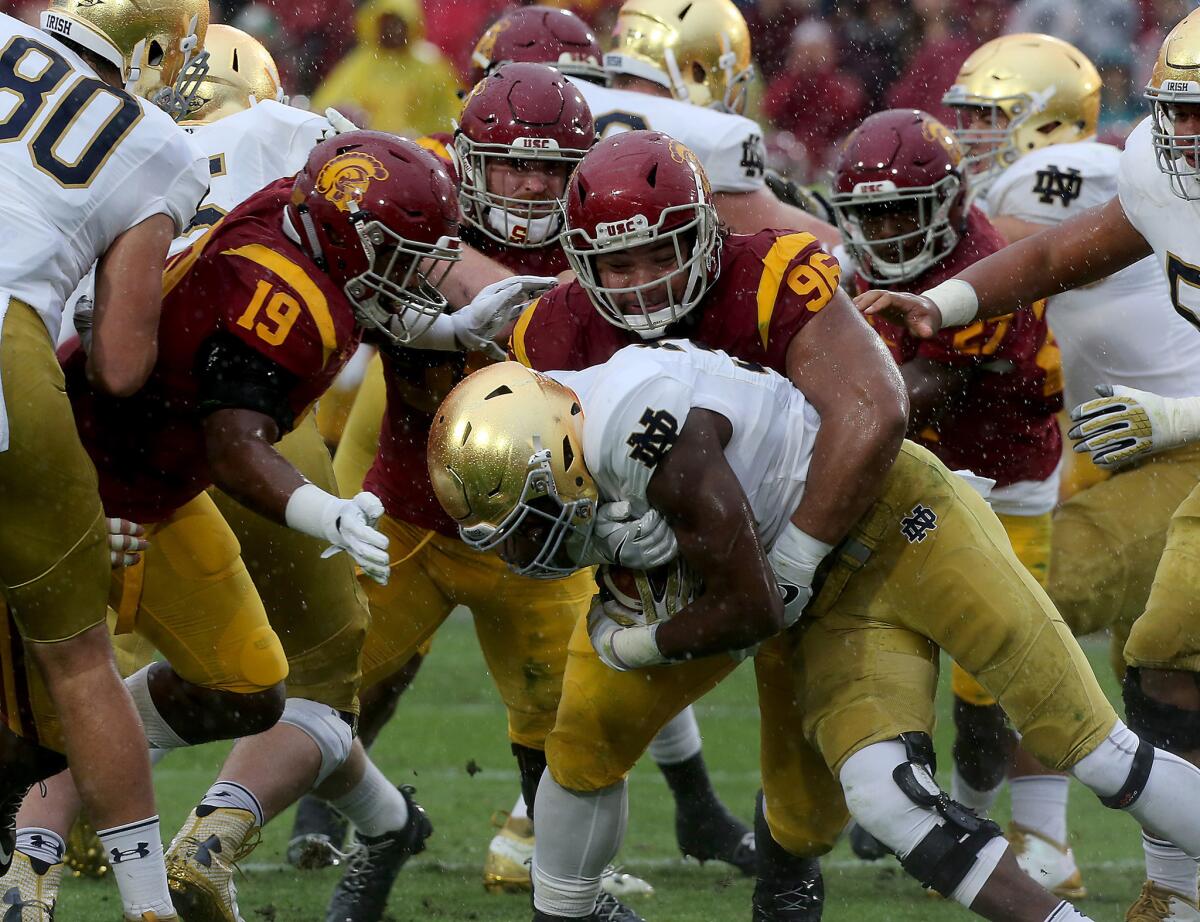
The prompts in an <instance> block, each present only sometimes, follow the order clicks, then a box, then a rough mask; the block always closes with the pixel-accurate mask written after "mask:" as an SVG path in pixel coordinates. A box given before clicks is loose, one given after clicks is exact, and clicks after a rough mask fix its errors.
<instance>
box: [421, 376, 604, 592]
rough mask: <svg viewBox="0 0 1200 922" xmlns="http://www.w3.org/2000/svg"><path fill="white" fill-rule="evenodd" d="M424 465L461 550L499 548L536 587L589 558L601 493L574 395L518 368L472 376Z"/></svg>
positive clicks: (434, 436)
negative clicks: (456, 532)
mask: <svg viewBox="0 0 1200 922" xmlns="http://www.w3.org/2000/svg"><path fill="white" fill-rule="evenodd" d="M428 461H429V476H430V479H431V480H432V482H433V492H434V494H435V495H436V496H437V498H438V502H440V503H441V504H442V508H443V509H445V510H446V512H447V513H449V514H450V516H451V517H452V518H453V519H454V520H455V521H456V522H457V523H458V527H459V534H460V536H461V537H462V540H463V541H464V542H465V543H466V544H468V545H470V546H471V547H473V548H475V549H476V550H479V551H490V550H496V549H502V556H503V557H505V559H506V561H507V562H508V565H509V567H511V568H512V569H513V571H514V572H516V573H519V574H521V575H522V576H533V577H538V578H541V579H554V578H557V577H562V576H567V575H568V574H570V573H573V572H574V571H575V570H577V569H578V565H577V564H575V562H574V561H575V560H576V559H585V555H586V553H587V551H588V548H589V546H590V544H591V540H592V532H593V530H594V527H595V521H596V503H597V499H598V496H599V494H598V492H597V490H596V484H595V483H594V482H593V480H592V477H591V475H590V474H589V473H588V471H587V468H586V467H585V466H584V463H583V412H582V410H581V409H580V406H579V399H578V398H577V397H576V396H575V393H574V392H573V391H571V389H570V388H568V387H566V386H564V385H562V384H559V383H558V382H557V381H555V380H553V379H552V378H549V377H547V376H545V375H541V374H538V373H537V372H535V371H531V370H530V369H528V368H526V367H525V366H523V365H520V364H518V363H517V362H503V363H500V364H497V365H490V366H488V367H487V368H484V369H482V370H480V371H477V372H475V373H474V374H473V375H470V376H469V377H467V378H466V379H465V380H463V381H462V382H461V383H460V384H459V385H458V386H457V387H456V388H454V390H452V391H451V392H450V394H449V395H448V396H447V397H446V399H445V400H444V401H443V402H442V405H441V406H440V407H439V408H438V411H437V413H436V414H435V415H434V419H433V426H432V427H431V429H430V432H429V452H428ZM510 542H511V543H510ZM523 544H525V545H528V546H527V547H522V545H523Z"/></svg>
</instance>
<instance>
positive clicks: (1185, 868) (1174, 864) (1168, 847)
mask: <svg viewBox="0 0 1200 922" xmlns="http://www.w3.org/2000/svg"><path fill="white" fill-rule="evenodd" d="M18 842H19V840H18ZM17 847H18V848H20V845H19V844H18V846H17ZM21 850H22V851H24V849H21ZM1142 851H1144V852H1145V853H1146V880H1152V881H1154V882H1155V883H1156V884H1158V885H1159V886H1160V887H1162V888H1163V889H1164V890H1170V891H1171V892H1172V893H1178V894H1179V895H1180V896H1182V897H1184V898H1185V899H1188V900H1191V901H1192V904H1193V905H1195V903H1196V902H1197V899H1198V898H1200V894H1198V893H1197V880H1196V873H1197V863H1196V861H1195V860H1194V859H1192V858H1189V857H1188V856H1187V855H1185V854H1184V853H1183V852H1181V851H1180V850H1179V849H1177V848H1176V847H1175V846H1174V845H1172V844H1171V843H1170V842H1167V841H1165V840H1164V839H1156V838H1154V837H1153V836H1150V835H1147V834H1146V833H1144V832H1143V833H1142Z"/></svg>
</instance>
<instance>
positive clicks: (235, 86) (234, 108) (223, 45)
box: [184, 23, 287, 125]
mask: <svg viewBox="0 0 1200 922" xmlns="http://www.w3.org/2000/svg"><path fill="white" fill-rule="evenodd" d="M204 50H205V51H206V52H207V53H208V72H207V73H206V74H205V75H204V79H202V80H201V81H200V84H199V86H198V87H197V88H196V95H195V98H194V99H193V100H192V102H191V108H190V109H189V111H188V114H187V117H186V119H185V121H184V124H188V125H209V124H212V123H213V122H216V121H220V120H221V119H223V118H225V117H226V116H228V115H234V114H236V113H238V112H243V111H245V110H246V109H249V108H250V107H251V106H252V105H254V104H255V103H258V102H266V101H267V100H269V99H273V100H275V101H276V102H287V97H286V96H285V95H284V93H283V85H282V83H281V82H280V80H279V69H278V68H277V67H276V66H275V59H274V58H272V57H271V53H270V52H269V51H267V49H266V48H265V47H263V45H262V43H261V42H259V40H258V39H256V38H255V37H254V36H252V35H247V34H246V33H245V32H243V31H242V30H241V29H235V28H233V26H223V25H220V24H217V23H214V24H213V25H211V26H209V27H208V34H207V35H206V36H205V37H204Z"/></svg>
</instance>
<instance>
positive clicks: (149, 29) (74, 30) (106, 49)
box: [41, 0, 208, 120]
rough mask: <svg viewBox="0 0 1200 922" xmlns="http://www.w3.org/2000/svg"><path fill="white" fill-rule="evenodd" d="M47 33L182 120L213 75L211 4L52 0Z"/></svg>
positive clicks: (201, 0) (195, 0) (199, 0)
mask: <svg viewBox="0 0 1200 922" xmlns="http://www.w3.org/2000/svg"><path fill="white" fill-rule="evenodd" d="M41 27H42V30H43V31H45V32H49V33H50V34H51V35H55V36H58V37H60V38H63V39H66V40H67V41H70V42H74V43H75V44H77V45H79V46H80V47H82V48H86V49H87V50H88V51H90V52H92V53H93V54H96V55H99V56H100V57H102V58H103V59H104V60H106V61H108V62H110V63H111V64H112V65H113V66H114V67H116V68H117V70H118V71H120V74H121V79H122V80H123V81H124V82H125V89H126V90H128V91H129V92H130V93H134V94H136V95H138V96H144V97H145V98H146V99H149V100H150V101H151V102H153V103H155V104H156V105H158V106H159V107H161V108H162V109H164V110H165V111H166V112H167V113H168V114H169V115H170V116H171V117H172V118H174V119H176V120H179V119H181V118H183V117H184V116H185V115H186V114H187V112H188V109H189V108H190V106H191V101H192V99H193V98H194V97H195V95H196V88H197V87H198V86H199V83H200V81H201V80H202V79H203V77H204V73H205V71H206V69H207V55H206V54H205V53H204V51H203V47H204V38H205V33H206V32H207V31H208V0H108V2H100V3H97V2H96V0H50V8H49V9H48V10H46V11H44V12H43V13H42V15H41Z"/></svg>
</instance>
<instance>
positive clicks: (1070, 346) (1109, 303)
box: [987, 139, 1200, 408]
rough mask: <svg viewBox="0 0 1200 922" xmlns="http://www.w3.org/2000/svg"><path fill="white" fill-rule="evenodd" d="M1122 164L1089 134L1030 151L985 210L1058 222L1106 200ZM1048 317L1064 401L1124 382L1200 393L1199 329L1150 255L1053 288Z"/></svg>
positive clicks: (991, 193) (1170, 392)
mask: <svg viewBox="0 0 1200 922" xmlns="http://www.w3.org/2000/svg"><path fill="white" fill-rule="evenodd" d="M1131 140H1132V139H1131ZM1147 154H1149V156H1148V158H1147V161H1146V162H1147V164H1148V166H1149V169H1150V170H1152V171H1153V173H1154V179H1155V180H1161V186H1162V193H1163V194H1164V195H1166V196H1168V197H1169V198H1170V199H1171V200H1172V202H1174V203H1176V204H1179V205H1183V204H1185V203H1184V202H1182V201H1179V200H1177V199H1175V198H1174V196H1172V195H1171V191H1170V189H1168V188H1167V184H1166V177H1164V176H1162V175H1161V174H1160V173H1159V172H1158V168H1157V167H1156V166H1155V164H1154V158H1153V155H1152V154H1150V152H1149V151H1147ZM1121 162H1122V154H1121V152H1120V151H1119V150H1118V149H1117V148H1115V147H1112V146H1111V145H1108V144H1099V143H1097V142H1095V141H1078V142H1075V143H1072V144H1055V145H1053V146H1051V147H1045V148H1042V149H1041V150H1036V151H1033V152H1031V153H1028V154H1026V155H1025V156H1023V157H1022V158H1021V159H1020V160H1018V161H1017V162H1016V163H1014V164H1013V165H1012V166H1011V167H1009V168H1008V169H1007V170H1005V171H1004V173H1003V174H1001V175H1000V176H999V177H998V178H997V179H996V181H995V182H994V183H993V184H992V186H991V188H990V189H989V190H988V194H987V206H988V207H987V211H988V214H989V215H991V216H993V217H995V216H999V215H1007V216H1010V217H1013V218H1018V219H1019V220H1022V221H1028V222H1030V223H1034V224H1046V225H1051V224H1058V223H1060V222H1062V221H1064V220H1066V219H1067V218H1071V217H1074V216H1075V215H1077V214H1078V213H1079V212H1081V211H1083V210H1084V209H1085V208H1091V207H1092V206H1094V205H1101V204H1104V203H1105V202H1107V201H1109V200H1111V199H1112V197H1113V196H1114V195H1116V194H1117V191H1118V179H1117V176H1118V173H1119V172H1120V170H1121ZM1122 201H1123V202H1124V194H1122ZM1128 210H1129V206H1128V205H1126V211H1128ZM1163 217H1165V216H1163ZM1131 220H1132V217H1131ZM1160 220H1161V219H1160ZM1134 223H1135V224H1136V221H1135V222H1134ZM1140 229H1141V228H1139V230H1140ZM1147 239H1149V237H1147ZM1197 256H1200V248H1197ZM1197 261H1200V260H1197ZM1198 283H1200V280H1198ZM1197 304H1198V305H1200V298H1198V299H1197ZM1046 319H1047V320H1048V321H1049V323H1050V329H1051V330H1052V331H1053V333H1054V336H1055V338H1056V339H1057V340H1058V343H1059V346H1060V347H1061V349H1062V360H1063V391H1064V398H1065V401H1066V405H1067V407H1068V408H1069V407H1073V406H1077V405H1078V404H1080V403H1082V402H1083V401H1085V400H1090V399H1091V398H1093V397H1095V396H1096V391H1095V387H1096V385H1097V384H1122V385H1125V386H1127V387H1136V388H1141V389H1142V390H1148V391H1152V392H1154V393H1156V394H1163V395H1165V396H1169V397H1181V396H1186V395H1195V394H1200V335H1196V331H1195V330H1194V329H1193V328H1192V326H1191V324H1189V323H1188V322H1187V321H1186V320H1184V319H1183V318H1182V317H1181V316H1180V315H1179V314H1178V313H1176V311H1175V310H1174V309H1173V308H1172V307H1171V300H1170V297H1169V293H1168V290H1167V284H1166V279H1165V278H1164V276H1163V273H1162V269H1161V268H1160V263H1159V262H1158V260H1157V259H1155V257H1153V256H1147V257H1146V258H1145V259H1142V260H1139V261H1138V262H1136V263H1134V264H1133V265H1131V266H1128V267H1126V268H1124V269H1121V270H1120V271H1118V272H1115V273H1113V274H1112V275H1110V276H1108V277H1107V278H1105V279H1103V280H1101V281H1099V282H1097V283H1095V284H1094V285H1089V286H1087V287H1086V288H1078V289H1075V290H1074V291H1067V292H1063V293H1062V294H1060V295H1055V296H1054V297H1053V298H1051V299H1050V300H1049V302H1048V305H1047V314H1046Z"/></svg>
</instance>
